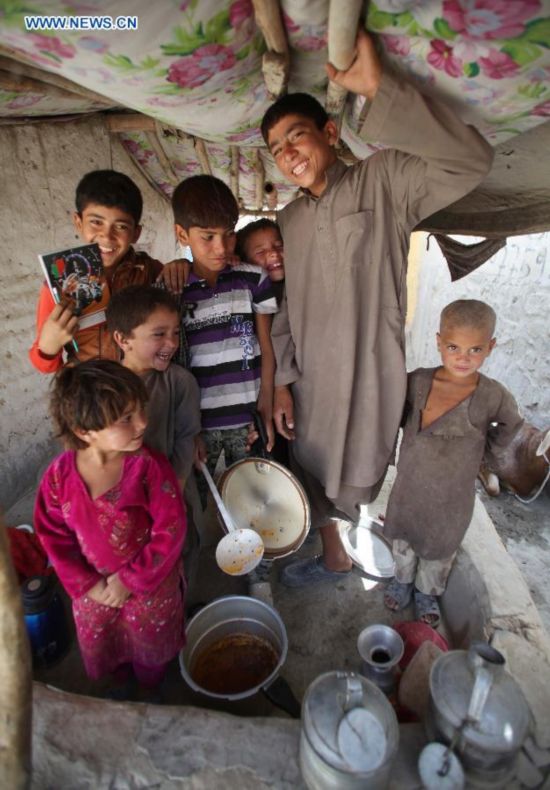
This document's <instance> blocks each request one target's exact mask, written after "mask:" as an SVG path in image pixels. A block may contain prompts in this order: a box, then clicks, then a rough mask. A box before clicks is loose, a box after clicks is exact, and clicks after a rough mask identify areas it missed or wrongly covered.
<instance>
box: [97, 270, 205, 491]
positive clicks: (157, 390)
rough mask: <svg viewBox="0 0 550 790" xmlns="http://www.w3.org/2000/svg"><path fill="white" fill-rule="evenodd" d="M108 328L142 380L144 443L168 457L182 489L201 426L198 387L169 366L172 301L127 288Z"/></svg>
mask: <svg viewBox="0 0 550 790" xmlns="http://www.w3.org/2000/svg"><path fill="white" fill-rule="evenodd" d="M107 328H108V330H109V332H110V333H111V334H112V336H113V339H114V341H115V343H116V345H117V346H118V348H119V349H120V350H121V352H122V354H123V358H122V364H123V365H124V367H126V368H129V369H130V370H132V371H133V372H134V373H137V374H138V376H140V378H141V379H142V381H143V383H144V384H145V389H146V390H147V394H148V396H149V401H148V407H147V413H148V424H147V429H146V431H145V437H144V442H145V444H146V445H147V446H148V447H151V448H152V449H153V450H157V451H158V452H161V453H164V455H166V456H167V457H168V460H169V461H170V463H171V464H172V467H173V469H174V471H175V473H176V476H177V477H178V480H179V481H180V484H181V485H182V488H183V487H184V485H185V482H186V480H187V479H188V478H189V473H190V471H191V467H192V464H193V455H194V446H195V438H196V437H197V436H198V434H199V432H200V427H201V424H200V410H199V388H198V386H197V382H196V381H195V379H194V377H193V376H192V375H191V373H190V372H189V371H188V370H185V369H184V368H182V367H180V366H179V365H172V364H170V363H171V361H172V358H173V356H174V354H175V353H176V351H177V349H178V345H179V335H180V317H179V312H178V308H177V304H176V301H175V299H174V297H173V296H172V295H171V294H169V293H168V292H166V291H163V290H161V289H159V288H155V287H153V286H142V285H131V286H129V287H128V288H124V289H123V290H121V291H118V292H117V293H116V294H114V295H113V297H112V299H111V302H110V304H109V306H108V308H107Z"/></svg>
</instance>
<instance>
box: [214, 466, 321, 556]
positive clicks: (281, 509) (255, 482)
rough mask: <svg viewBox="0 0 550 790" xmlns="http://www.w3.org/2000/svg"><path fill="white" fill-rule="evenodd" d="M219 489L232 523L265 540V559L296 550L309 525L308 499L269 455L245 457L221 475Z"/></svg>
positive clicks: (299, 486)
mask: <svg viewBox="0 0 550 790" xmlns="http://www.w3.org/2000/svg"><path fill="white" fill-rule="evenodd" d="M218 488H219V491H220V494H221V497H222V499H223V502H224V504H225V506H226V508H227V509H228V510H229V512H230V514H231V518H232V519H233V521H234V523H235V525H236V526H237V527H238V528H240V529H253V530H254V531H255V532H257V533H258V534H259V535H260V536H261V538H262V540H263V543H264V547H265V551H264V559H267V560H275V559H280V558H281V557H286V556H287V555H289V554H292V553H293V552H295V551H297V550H298V549H299V548H300V546H301V545H302V543H303V542H304V540H305V539H306V537H307V534H308V532H309V528H310V524H311V516H310V508H309V502H308V500H307V497H306V494H305V491H304V489H303V488H302V486H301V485H300V483H299V482H298V480H297V479H296V477H295V476H294V475H293V474H292V473H291V472H289V471H288V469H287V468H286V467H284V466H283V465H282V464H279V463H277V462H276V461H273V460H271V459H269V458H260V457H257V458H244V459H243V460H242V461H237V462H236V463H234V464H232V465H231V466H230V467H228V468H227V469H226V470H225V471H224V472H223V474H222V475H221V477H220V479H219V482H218Z"/></svg>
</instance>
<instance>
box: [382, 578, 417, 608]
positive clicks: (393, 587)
mask: <svg viewBox="0 0 550 790" xmlns="http://www.w3.org/2000/svg"><path fill="white" fill-rule="evenodd" d="M413 586H414V585H413V583H412V582H409V583H407V584H405V583H404V582H398V581H397V579H392V580H391V582H389V583H388V584H387V585H386V589H385V592H384V605H385V606H386V608H387V609H390V611H392V612H399V611H400V610H401V609H405V607H407V606H408V605H409V604H410V602H411V596H412V591H413ZM390 601H393V603H394V604H395V606H391V605H390V603H389V602H390Z"/></svg>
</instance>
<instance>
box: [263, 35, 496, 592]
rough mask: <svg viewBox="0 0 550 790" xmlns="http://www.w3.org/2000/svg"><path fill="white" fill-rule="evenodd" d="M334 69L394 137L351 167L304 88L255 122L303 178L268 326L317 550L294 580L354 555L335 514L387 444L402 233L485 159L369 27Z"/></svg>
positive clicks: (377, 466) (278, 419) (478, 173)
mask: <svg viewBox="0 0 550 790" xmlns="http://www.w3.org/2000/svg"><path fill="white" fill-rule="evenodd" d="M328 75H329V78H330V79H331V80H333V81H335V82H337V83H339V84H340V85H342V86H343V87H345V88H346V89H347V90H350V91H353V92H354V93H356V94H358V95H362V96H365V97H366V98H367V99H368V105H367V108H368V109H367V113H366V120H365V122H364V125H363V127H362V129H361V130H360V134H361V136H362V137H364V138H366V139H368V140H371V141H377V142H380V143H383V144H384V145H386V146H388V148H386V149H385V150H383V151H380V152H378V153H376V154H374V155H373V156H371V157H370V158H369V159H367V160H366V161H364V162H360V163H358V164H356V165H354V166H353V167H346V165H344V164H343V163H342V162H341V161H339V160H338V159H337V157H336V152H335V145H336V142H337V139H338V133H337V127H336V125H335V123H333V122H332V121H331V120H330V119H329V118H328V116H327V114H326V112H325V110H324V108H323V107H322V106H321V105H320V104H319V103H318V102H317V101H316V100H315V99H313V98H312V97H311V96H308V95H306V94H288V95H286V96H283V97H282V98H281V99H279V100H278V101H277V102H276V103H275V104H274V105H272V106H271V107H270V108H269V109H268V111H267V113H266V114H265V116H264V119H263V122H262V133H263V136H264V139H265V141H266V143H267V144H268V147H269V149H270V151H271V153H272V155H273V156H274V158H275V163H276V164H277V167H278V168H279V170H280V171H281V173H282V174H283V175H284V176H285V177H286V178H287V180H289V181H290V182H292V183H293V184H296V185H297V186H298V187H300V190H301V192H302V196H301V197H300V198H298V199H297V200H295V201H293V202H292V203H290V204H289V205H288V206H286V207H285V209H283V211H282V212H281V213H280V214H279V217H278V220H279V225H280V227H281V233H282V237H283V241H284V246H285V282H286V298H285V299H283V301H282V303H281V310H280V313H278V314H277V316H276V317H275V320H274V322H273V330H272V337H273V345H274V349H275V355H276V358H277V373H276V380H275V384H276V387H275V398H274V419H275V423H276V426H277V429H278V430H279V431H280V432H281V433H283V435H284V436H286V437H287V438H294V437H295V438H294V442H293V444H292V446H293V454H294V458H295V461H296V463H297V466H296V467H295V469H296V472H297V473H298V474H299V475H300V476H301V478H302V481H303V483H304V485H305V486H306V490H307V493H308V496H309V499H310V503H311V506H312V524H313V526H316V527H322V529H321V538H322V541H323V556H322V557H316V558H312V559H307V560H298V561H297V562H294V563H290V564H289V565H287V566H286V567H285V569H284V571H283V574H282V577H281V578H282V581H283V582H284V583H285V584H288V585H290V586H299V585H303V584H309V583H313V582H318V581H323V580H325V579H326V580H338V579H340V578H342V577H343V576H344V575H345V574H346V573H347V572H349V569H350V568H351V560H350V559H349V557H348V556H347V554H346V552H345V551H344V547H343V545H342V543H341V541H340V538H339V533H338V528H337V524H336V523H335V522H334V521H333V520H331V517H332V516H334V515H337V514H338V513H340V512H342V511H343V512H344V513H345V514H347V516H348V517H351V518H353V519H357V517H358V506H359V504H360V503H362V502H369V501H372V499H373V498H374V497H375V496H376V494H377V492H378V490H379V488H380V486H381V483H382V480H383V478H384V475H385V473H386V468H387V465H388V462H389V460H390V458H391V457H392V453H393V449H394V444H395V438H396V435H397V430H398V428H399V423H400V420H401V414H402V411H403V401H404V398H405V392H406V371H405V357H404V323H405V312H406V261H407V251H408V246H409V234H410V232H411V230H412V229H413V228H414V227H415V226H416V225H417V224H418V223H419V222H420V220H422V219H423V218H424V217H426V216H428V215H430V214H432V213H433V212H434V211H437V210H438V209H440V208H443V206H446V205H448V204H449V203H451V202H453V201H454V200H457V199H458V198H459V197H461V196H462V195H464V194H466V193H467V192H469V191H470V190H471V189H473V188H474V187H475V186H476V185H477V184H478V183H479V182H480V181H481V179H482V178H483V176H484V175H485V174H486V173H487V172H488V170H489V167H490V164H491V160H492V152H491V149H490V147H489V146H488V144H487V143H486V142H485V141H484V140H483V139H482V138H481V137H480V136H479V134H478V133H477V132H476V131H475V129H473V128H472V127H469V126H466V125H465V124H463V123H462V122H461V121H460V120H459V119H458V118H457V117H456V116H455V115H454V114H453V113H452V112H451V111H450V110H449V109H448V108H446V107H445V106H444V105H442V104H440V103H439V102H437V101H435V100H434V99H429V98H426V97H423V96H422V95H421V94H419V93H418V92H417V90H416V89H415V88H414V87H413V86H412V85H410V84H408V83H407V82H406V81H405V80H403V79H402V78H401V79H399V80H396V79H395V78H394V77H392V75H391V74H390V73H388V72H386V71H384V72H382V67H381V64H380V61H379V59H378V56H377V55H376V51H375V49H374V44H373V42H372V41H371V39H370V38H369V37H368V36H367V34H366V33H360V35H359V37H358V39H357V57H356V59H355V61H354V62H353V64H352V65H351V66H350V68H349V69H348V70H347V71H346V72H338V71H336V69H335V68H334V67H333V66H330V65H329V67H328ZM396 149H398V150H396ZM300 469H301V472H300V471H299V470H300Z"/></svg>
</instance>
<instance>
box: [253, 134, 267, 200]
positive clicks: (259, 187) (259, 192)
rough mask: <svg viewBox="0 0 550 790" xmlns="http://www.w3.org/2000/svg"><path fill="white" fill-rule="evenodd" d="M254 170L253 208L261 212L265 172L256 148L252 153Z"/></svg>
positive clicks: (258, 150)
mask: <svg viewBox="0 0 550 790" xmlns="http://www.w3.org/2000/svg"><path fill="white" fill-rule="evenodd" d="M254 170H255V171H256V200H255V201H254V203H255V205H254V208H255V209H259V210H260V211H261V209H262V208H263V205H264V181H265V170H264V163H263V162H262V159H261V157H260V149H259V148H256V150H255V151H254Z"/></svg>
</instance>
